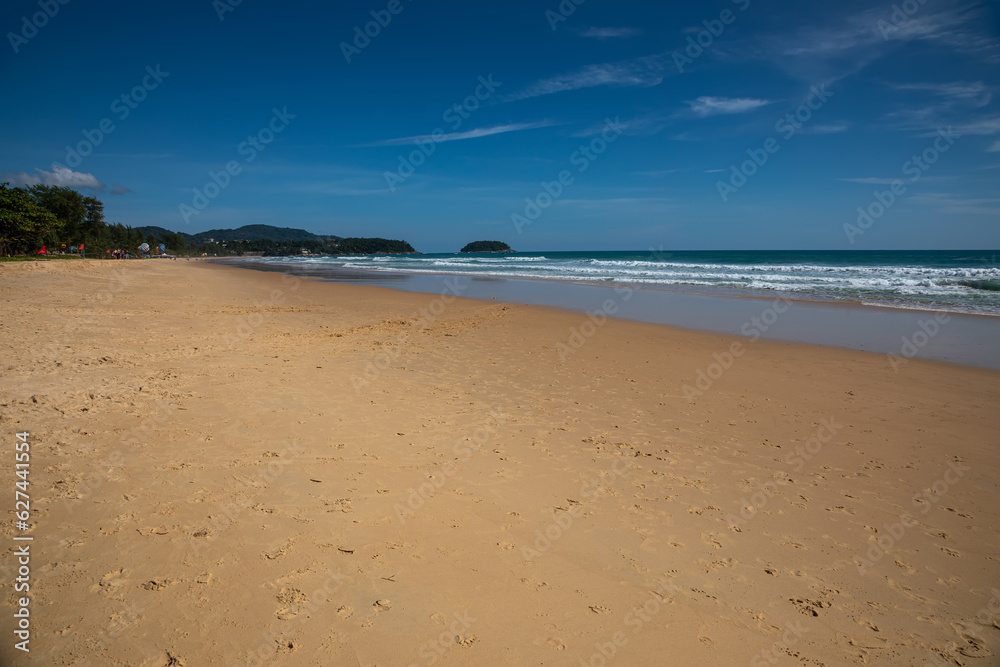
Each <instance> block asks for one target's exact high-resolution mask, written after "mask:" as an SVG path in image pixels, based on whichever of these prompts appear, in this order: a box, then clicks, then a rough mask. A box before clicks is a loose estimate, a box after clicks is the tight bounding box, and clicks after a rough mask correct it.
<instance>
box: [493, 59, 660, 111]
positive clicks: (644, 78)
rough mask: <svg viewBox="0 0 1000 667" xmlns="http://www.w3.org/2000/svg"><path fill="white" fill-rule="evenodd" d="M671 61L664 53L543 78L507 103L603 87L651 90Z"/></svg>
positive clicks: (516, 94) (592, 66)
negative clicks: (648, 88) (645, 88)
mask: <svg viewBox="0 0 1000 667" xmlns="http://www.w3.org/2000/svg"><path fill="white" fill-rule="evenodd" d="M667 64H668V59H667V56H666V55H664V54H659V55H652V56H644V57H642V58H636V59H634V60H623V61H619V62H614V63H603V64H598V65H588V66H587V67H584V68H582V69H579V70H577V71H575V72H571V73H569V74H562V75H559V76H554V77H550V78H548V79H542V80H541V81H539V82H537V83H535V84H532V85H530V86H528V87H527V88H525V89H524V90H522V91H520V92H518V93H514V94H513V95H509V96H508V97H506V98H505V99H506V101H508V102H510V101H515V100H525V99H529V98H532V97H541V96H543V95H552V94H554V93H562V92H567V91H571V90H580V89H584V88H598V87H602V86H615V87H622V88H624V87H650V86H656V85H659V84H660V83H662V82H663V78H664V76H665V74H666V70H667Z"/></svg>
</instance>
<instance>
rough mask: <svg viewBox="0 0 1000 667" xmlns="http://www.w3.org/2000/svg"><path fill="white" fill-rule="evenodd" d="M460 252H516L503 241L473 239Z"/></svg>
mask: <svg viewBox="0 0 1000 667" xmlns="http://www.w3.org/2000/svg"><path fill="white" fill-rule="evenodd" d="M460 252H514V249H513V248H511V247H510V246H509V245H507V244H506V243H504V242H502V241H473V242H472V243H468V244H466V246H465V247H464V248H462V250H461V251H460Z"/></svg>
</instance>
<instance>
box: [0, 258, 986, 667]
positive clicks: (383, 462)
mask: <svg viewBox="0 0 1000 667" xmlns="http://www.w3.org/2000/svg"><path fill="white" fill-rule="evenodd" d="M0 277H2V281H0V291H2V295H3V298H4V300H5V303H6V304H7V306H8V314H7V316H6V317H5V318H4V319H3V320H0V332H2V333H3V335H4V336H5V339H7V340H10V341H11V347H10V352H9V356H8V359H7V365H8V372H7V373H5V374H4V375H3V376H2V377H0V420H2V421H3V422H4V423H5V424H6V426H7V429H8V432H9V433H14V432H30V434H31V435H30V439H31V443H32V444H31V456H32V458H31V466H32V467H31V478H30V480H31V481H30V483H31V486H30V494H31V499H32V503H31V508H32V521H31V527H30V528H29V529H28V532H30V534H31V536H32V537H33V538H34V541H33V542H32V547H31V548H32V561H31V565H32V575H33V578H32V585H31V591H30V596H31V602H30V605H31V606H30V609H31V624H32V626H31V627H32V635H33V638H35V639H36V641H37V643H34V642H33V643H32V646H31V648H32V653H33V654H34V657H35V659H36V660H41V661H42V662H45V663H46V664H49V663H52V664H57V663H58V664H61V663H63V662H72V661H73V660H78V659H79V658H81V657H86V658H88V659H90V660H92V661H94V662H99V663H101V664H134V663H136V662H142V661H146V662H148V664H164V663H165V662H167V661H168V656H169V657H172V658H173V659H174V662H175V663H181V664H184V663H186V664H216V663H223V662H225V663H229V662H232V661H233V660H238V661H239V662H241V663H242V662H245V661H247V660H250V661H258V662H264V663H267V664H276V665H289V666H290V665H298V664H314V663H315V664H362V665H371V664H413V663H417V664H421V665H424V664H429V662H430V658H429V656H434V664H437V665H442V666H445V667H449V666H452V665H455V666H458V665H467V664H483V665H485V664H491V665H492V664H499V665H512V666H513V665H523V664H543V663H544V664H549V663H552V664H579V663H580V661H583V662H584V663H591V664H596V662H597V660H596V659H595V658H594V656H596V655H603V654H601V652H600V651H601V647H602V646H606V645H608V643H609V642H611V644H612V645H614V647H615V650H616V655H615V658H616V662H617V663H620V664H662V663H663V661H664V660H665V659H667V658H669V660H668V661H676V662H678V663H679V664H749V663H750V662H751V661H754V660H755V659H757V660H764V661H766V660H767V659H768V656H772V655H774V654H773V652H774V651H775V647H776V646H784V647H788V648H790V649H791V650H793V651H794V652H795V653H797V654H798V656H799V658H800V659H801V660H804V661H809V662H812V663H817V664H818V663H823V664H853V663H860V662H867V663H883V662H893V663H899V664H923V663H924V662H927V661H934V660H942V659H943V660H949V659H951V658H952V657H956V656H965V657H968V656H971V655H976V656H980V657H988V656H995V655H997V654H998V653H1000V637H998V633H997V632H996V631H995V630H994V629H993V627H991V623H992V622H994V621H995V620H996V619H998V618H1000V604H997V603H1000V598H998V596H997V595H996V593H995V591H994V588H995V584H996V581H995V576H993V574H994V572H995V567H993V565H994V564H995V562H996V559H997V558H998V557H1000V528H998V526H1000V508H998V507H997V505H996V503H995V502H993V499H994V498H995V497H996V495H997V494H998V493H1000V474H998V472H1000V452H998V451H997V449H996V447H994V446H993V442H994V440H995V435H996V433H997V430H998V428H1000V421H998V420H1000V417H998V416H997V414H996V409H995V408H996V405H997V404H998V403H1000V373H998V372H997V371H995V370H987V369H982V368H973V367H968V366H958V365H952V364H942V363H937V362H932V361H926V360H923V359H914V360H912V361H911V362H910V363H907V364H905V365H903V366H902V367H901V368H899V369H898V372H895V371H893V370H892V369H890V368H889V367H888V366H887V365H886V364H885V363H884V360H881V359H878V358H877V357H873V356H872V355H871V354H859V353H858V352H856V351H853V350H847V349H837V348H830V347H822V346H816V345H807V344H799V343H791V342H783V341H774V340H767V339H763V338H762V339H760V340H758V341H757V342H755V343H753V344H745V345H744V346H743V347H744V349H743V350H736V349H734V348H733V345H734V343H736V342H739V340H740V339H736V338H733V337H732V336H728V335H724V334H715V333H704V332H696V331H690V330H685V329H681V328H678V327H672V326H663V325H659V324H650V323H644V322H636V321H631V320H626V319H616V318H613V317H609V318H607V319H606V320H604V321H602V322H600V323H595V322H593V321H592V320H590V319H589V318H587V317H586V316H583V315H581V314H580V313H578V312H572V311H566V310H560V309H554V308H549V307H542V306H535V305H515V304H505V303H498V302H494V301H489V300H485V301H483V300H476V299H470V298H465V297H464V296H460V297H456V296H454V295H449V294H445V295H442V294H440V291H439V292H438V293H436V294H420V293H410V292H402V291H398V290H391V289H376V288H373V287H369V286H360V285H338V284H332V283H324V282H317V281H313V280H308V279H305V278H296V277H291V276H285V275H282V274H279V273H268V272H259V271H242V272H238V271H235V270H234V268H233V267H225V266H218V265H216V264H211V263H204V262H120V263H117V262H107V263H96V262H95V263H93V264H84V263H66V264H62V263H55V262H49V263H36V264H33V265H31V264H30V263H17V264H16V265H0ZM587 322H591V324H593V331H590V330H589V329H588V328H586V326H585V325H586V323H587ZM574 330H575V331H577V332H580V333H581V335H582V339H581V340H580V341H579V343H580V344H579V345H577V344H575V343H574V341H573V340H572V338H571V333H570V332H571V331H574ZM716 371H718V372H716ZM687 387H691V388H694V391H693V392H691V391H688V390H687V389H686V388H687ZM8 470H10V468H8ZM6 474H7V476H8V478H9V479H8V480H7V481H8V488H11V486H10V485H11V484H12V483H13V479H14V478H13V475H12V473H10V472H8V473H6ZM7 503H8V509H10V510H13V498H12V497H11V498H9V499H8V501H7ZM3 532H4V534H5V535H6V536H7V537H8V539H10V538H11V536H12V535H14V534H16V533H15V528H14V527H13V524H12V522H7V525H5V526H4V527H3ZM0 588H2V589H4V591H5V593H6V594H7V597H8V598H9V597H11V596H12V595H13V582H12V580H10V579H9V578H8V579H5V580H2V581H0ZM234 609H236V610H237V611H236V612H234V611H233V610H234ZM178 612H179V613H178ZM13 620H14V619H12V617H11V615H9V614H8V615H6V616H4V617H3V618H0V632H6V633H7V634H8V636H12V634H11V632H12V629H13V628H12V625H13ZM789 628H794V629H796V633H794V635H793V634H789ZM441 637H445V639H446V641H444V642H441V641H439V638H441ZM12 650H13V649H12V648H11V644H9V643H7V644H3V645H0V662H2V661H4V660H6V659H7V658H8V657H10V656H11V651H12ZM779 653H780V650H779ZM762 656H763V657H762ZM8 661H9V660H8Z"/></svg>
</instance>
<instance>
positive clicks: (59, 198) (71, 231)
mask: <svg viewBox="0 0 1000 667" xmlns="http://www.w3.org/2000/svg"><path fill="white" fill-rule="evenodd" d="M275 229H276V230H277V232H276V233H280V232H292V231H296V230H285V229H283V228H275ZM142 243H148V244H149V247H150V251H151V252H154V253H155V252H157V246H159V245H160V244H161V243H162V244H163V245H164V246H166V248H167V252H169V253H170V254H173V255H195V256H200V255H202V254H205V255H211V256H219V257H225V256H240V255H243V254H245V253H254V254H258V253H259V254H263V255H265V256H281V255H298V254H301V252H302V251H303V250H305V251H306V252H310V253H314V254H343V255H348V254H355V255H359V254H365V255H367V254H384V253H413V252H416V251H415V250H414V249H413V246H411V245H410V244H409V243H407V242H406V241H398V240H393V239H380V238H346V239H324V238H321V237H317V239H316V240H298V241H293V240H281V241H278V240H273V239H258V240H254V241H222V242H212V243H210V242H204V243H198V242H196V241H194V240H193V239H189V238H185V236H184V235H183V234H180V233H177V232H171V231H168V230H166V229H162V228H158V229H157V231H156V232H155V233H153V232H147V231H145V230H143V229H142V228H140V227H131V226H129V225H123V224H121V223H118V222H115V223H111V224H108V223H107V222H106V221H105V219H104V204H103V203H102V202H101V201H100V200H99V199H97V198H96V197H85V196H83V195H82V194H80V193H79V192H77V191H76V190H73V189H72V188H67V187H61V186H55V185H31V186H28V187H10V184H9V183H0V255H33V254H35V252H36V251H37V250H38V249H39V248H41V247H43V246H46V247H47V248H48V249H49V250H50V251H56V250H60V249H63V247H64V246H65V248H66V249H67V250H68V249H70V248H78V247H79V246H80V245H81V244H83V246H84V249H85V251H86V252H87V253H89V254H90V255H91V256H92V257H99V256H106V255H107V254H108V252H107V251H109V250H111V251H114V250H117V249H122V250H126V251H128V252H130V253H132V254H136V253H137V248H138V247H139V245H141V244H142Z"/></svg>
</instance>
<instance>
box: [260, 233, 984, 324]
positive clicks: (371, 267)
mask: <svg viewBox="0 0 1000 667" xmlns="http://www.w3.org/2000/svg"><path fill="white" fill-rule="evenodd" d="M254 262H255V263H256V262H260V263H262V264H266V265H268V266H267V268H271V269H278V270H283V269H291V270H295V269H308V270H309V272H310V273H318V274H319V273H326V272H327V271H329V272H330V274H331V277H333V276H334V275H336V274H338V273H342V272H345V271H349V272H361V273H382V274H384V273H410V274H457V275H465V276H482V277H487V276H492V277H498V278H499V277H508V278H527V279H538V280H550V281H568V282H575V283H595V284H601V285H609V284H612V285H619V284H622V285H624V284H627V285H631V286H634V287H640V288H646V289H660V290H668V291H683V292H700V293H705V294H713V293H716V294H728V295H745V296H776V295H782V296H789V297H793V298H801V299H815V300H835V301H847V302H855V303H863V304H868V305H878V306H886V307H892V308H905V309H917V310H934V311H948V312H962V313H972V314H981V315H994V316H1000V251H996V250H919V251H917V250H913V251H910V250H896V251H836V250H834V251H793V250H779V251H760V250H756V251H669V250H662V249H655V250H654V249H650V250H646V251H597V252H520V253H506V254H487V253H484V254H478V253H477V254H458V253H448V254H444V253H440V254H423V255H367V256H341V257H338V256H327V257H273V258H262V259H259V260H254ZM261 268H264V267H261Z"/></svg>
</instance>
